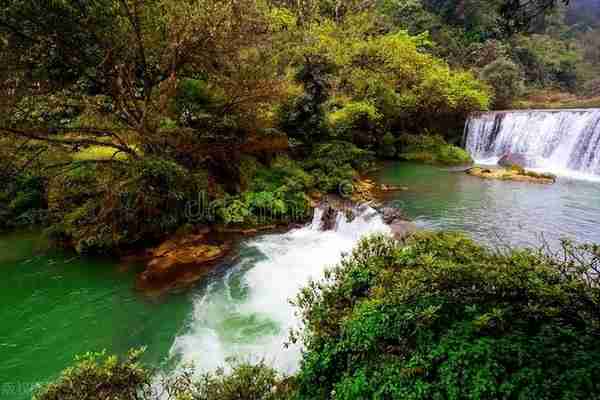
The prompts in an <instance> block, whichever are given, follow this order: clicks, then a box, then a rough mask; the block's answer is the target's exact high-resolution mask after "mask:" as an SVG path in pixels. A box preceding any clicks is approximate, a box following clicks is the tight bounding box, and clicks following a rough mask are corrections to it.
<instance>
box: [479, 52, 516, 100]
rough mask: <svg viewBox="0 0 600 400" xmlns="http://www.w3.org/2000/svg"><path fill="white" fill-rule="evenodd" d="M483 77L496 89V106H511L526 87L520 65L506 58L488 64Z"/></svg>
mask: <svg viewBox="0 0 600 400" xmlns="http://www.w3.org/2000/svg"><path fill="white" fill-rule="evenodd" d="M481 79H483V80H484V81H485V82H487V83H488V84H489V85H490V86H492V88H493V89H494V107H495V108H509V107H510V106H511V104H512V101H513V100H514V99H516V98H518V97H519V96H521V95H522V94H523V92H524V89H525V86H524V81H523V77H522V73H521V70H520V68H519V66H518V65H517V64H515V63H514V62H512V61H510V60H508V59H506V58H499V59H497V60H495V61H493V62H491V63H490V64H488V65H486V66H485V67H484V68H483V70H482V71H481Z"/></svg>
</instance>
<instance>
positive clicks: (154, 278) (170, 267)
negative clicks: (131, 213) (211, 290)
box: [139, 234, 231, 286]
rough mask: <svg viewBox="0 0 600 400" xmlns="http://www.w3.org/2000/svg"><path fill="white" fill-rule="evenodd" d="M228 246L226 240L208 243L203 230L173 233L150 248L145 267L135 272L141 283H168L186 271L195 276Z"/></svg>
mask: <svg viewBox="0 0 600 400" xmlns="http://www.w3.org/2000/svg"><path fill="white" fill-rule="evenodd" d="M230 249H231V245H230V243H227V242H226V243H220V244H213V243H208V242H207V240H206V235H205V234H197V235H188V236H182V237H175V238H171V239H169V240H166V241H165V242H163V243H162V244H161V245H160V246H158V247H157V248H155V249H153V250H151V251H150V260H149V261H148V263H147V264H146V270H145V271H144V272H142V274H141V275H140V276H139V282H140V284H141V286H154V285H165V284H168V285H172V284H173V283H174V282H177V281H178V280H179V278H180V277H182V276H185V277H186V278H185V279H186V280H187V281H189V280H191V279H190V273H191V275H193V276H194V277H195V279H196V280H197V279H199V278H200V277H202V276H203V275H205V274H206V273H207V272H209V271H210V269H211V268H212V266H214V265H215V264H216V262H217V261H219V260H221V259H222V258H224V257H225V256H226V255H227V254H228V253H229V250H230Z"/></svg>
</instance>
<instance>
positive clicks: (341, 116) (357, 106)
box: [328, 101, 382, 141]
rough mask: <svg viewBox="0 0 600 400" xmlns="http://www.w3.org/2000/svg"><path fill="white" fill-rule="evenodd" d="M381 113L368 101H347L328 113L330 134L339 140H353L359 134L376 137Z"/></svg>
mask: <svg viewBox="0 0 600 400" xmlns="http://www.w3.org/2000/svg"><path fill="white" fill-rule="evenodd" d="M381 120H382V115H381V114H380V113H379V111H377V108H376V107H375V106H374V105H373V104H372V103H370V102H368V101H349V102H347V103H345V104H343V105H342V107H340V108H339V109H337V110H334V111H332V112H331V113H329V115H328V122H329V125H330V126H331V131H332V136H334V137H335V138H337V139H341V140H350V141H352V140H355V139H356V138H357V137H359V136H361V135H365V134H367V135H370V136H374V137H376V135H377V128H378V127H379V126H380V124H381Z"/></svg>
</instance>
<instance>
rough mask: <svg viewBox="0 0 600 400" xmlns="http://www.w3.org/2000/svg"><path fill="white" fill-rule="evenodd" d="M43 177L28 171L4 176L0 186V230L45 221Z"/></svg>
mask: <svg viewBox="0 0 600 400" xmlns="http://www.w3.org/2000/svg"><path fill="white" fill-rule="evenodd" d="M45 186H46V183H45V179H44V178H43V177H42V176H39V175H35V174H32V173H29V172H24V173H19V174H16V175H12V174H11V175H6V176H4V185H3V186H2V187H1V188H0V231H1V230H4V229H14V228H18V227H23V226H30V225H38V224H43V223H45V222H46V219H47V212H46V208H47V204H46V199H45V190H46V188H45Z"/></svg>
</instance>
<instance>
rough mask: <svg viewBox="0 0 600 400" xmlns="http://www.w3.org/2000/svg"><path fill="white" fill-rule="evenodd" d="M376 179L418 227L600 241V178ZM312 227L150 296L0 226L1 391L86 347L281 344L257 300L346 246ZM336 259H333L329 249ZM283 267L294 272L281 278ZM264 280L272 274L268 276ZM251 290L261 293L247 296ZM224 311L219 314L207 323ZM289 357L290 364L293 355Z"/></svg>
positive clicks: (124, 279)
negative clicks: (202, 278) (389, 187)
mask: <svg viewBox="0 0 600 400" xmlns="http://www.w3.org/2000/svg"><path fill="white" fill-rule="evenodd" d="M376 177H377V179H378V180H379V181H380V182H383V183H387V184H394V185H401V186H406V188H407V190H405V191H401V192H397V193H394V194H392V195H390V197H389V198H388V199H387V200H388V201H389V202H390V203H392V204H394V203H395V204H397V205H398V206H399V207H402V208H403V209H404V210H405V211H406V213H407V214H408V215H409V216H410V217H411V218H413V219H415V220H416V222H417V224H418V225H420V226H421V227H424V228H430V229H455V230H461V231H465V232H467V233H469V234H471V235H472V236H473V237H474V238H476V239H477V240H481V241H484V242H487V243H492V244H504V243H509V244H516V245H535V244H537V243H539V240H540V238H541V237H542V236H543V237H544V238H545V239H546V240H548V241H550V242H553V241H555V240H557V239H558V238H560V237H561V236H568V237H571V238H574V239H577V240H579V241H595V242H600V183H593V182H586V181H571V180H559V181H558V182H557V183H556V184H555V185H536V184H527V183H517V182H506V181H486V180H481V179H479V178H475V177H470V176H467V175H465V174H464V173H460V172H453V171H448V170H442V169H438V168H435V167H428V166H423V165H413V164H404V163H395V164H389V165H386V167H385V168H383V169H382V170H381V171H380V172H378V173H377V174H376ZM346 229H347V228H346ZM319 235H326V233H319V232H313V233H311V232H308V231H299V232H296V233H292V234H289V235H271V236H269V237H268V238H266V239H264V240H262V239H260V238H259V239H253V240H254V242H252V243H254V244H252V243H250V244H248V245H247V246H246V248H243V249H242V251H241V257H242V260H241V262H240V263H239V264H238V265H237V266H234V267H232V268H231V269H229V270H227V269H226V268H223V271H222V273H220V274H216V275H215V276H214V277H213V278H212V279H211V280H209V283H208V285H207V283H206V282H203V283H199V284H198V285H197V286H196V287H193V288H190V289H189V290H186V291H183V292H180V293H173V294H169V295H168V296H163V297H159V298H149V297H147V296H145V295H143V294H141V293H138V292H137V291H136V290H135V288H134V286H135V285H134V278H135V274H136V272H137V271H136V268H135V267H131V266H130V267H129V268H124V267H123V266H120V265H118V263H117V262H115V261H114V260H110V259H107V260H99V259H86V258H81V257H77V256H75V255H74V254H71V253H65V252H61V251H50V250H48V249H47V248H46V246H45V244H44V242H43V241H42V240H41V239H39V234H36V233H20V234H11V235H5V236H1V237H0V270H1V273H2V279H1V280H0V298H1V300H2V301H1V306H0V399H3V400H4V399H5V400H13V399H14V400H20V399H26V398H30V393H29V389H30V388H31V386H32V385H35V384H37V383H40V382H42V383H43V382H46V381H48V380H50V379H53V378H55V377H56V376H57V374H58V373H59V372H60V371H61V370H62V369H63V368H65V367H66V366H68V365H69V364H71V363H72V360H73V358H74V356H75V355H77V354H82V353H85V352H87V351H99V350H102V349H106V350H107V351H108V352H109V353H117V354H123V353H125V352H126V351H127V350H128V349H130V348H132V347H139V346H147V349H148V350H147V352H146V355H145V358H146V361H148V362H150V363H153V364H158V365H161V364H162V365H165V363H167V362H168V361H167V360H169V359H173V358H174V356H173V354H176V355H177V356H179V357H180V358H186V355H188V354H192V353H197V354H199V356H198V357H202V354H203V353H204V354H205V355H207V356H209V357H213V358H214V360H210V362H207V365H209V366H212V365H213V361H214V363H217V362H218V361H219V360H221V359H222V358H223V357H225V356H221V353H223V354H225V355H227V354H226V353H227V350H228V349H224V347H225V348H227V347H229V344H231V343H232V346H233V345H235V346H238V347H233V349H234V350H232V348H229V351H230V352H233V353H235V352H236V350H235V349H240V350H239V351H246V350H247V349H260V348H261V346H264V348H267V347H268V346H274V347H279V342H277V341H272V343H271V342H268V341H266V342H261V341H260V340H257V338H256V337H254V336H256V335H257V334H256V332H257V330H256V329H258V332H259V333H260V332H263V331H264V335H277V334H279V333H278V332H280V331H283V330H284V329H283V328H282V327H281V326H278V324H279V323H280V322H279V321H285V320H286V318H290V317H288V314H289V312H288V310H287V309H285V308H284V306H282V307H283V308H281V309H279V310H276V312H275V313H274V314H273V315H265V316H260V318H259V317H256V315H259V314H260V313H257V310H259V311H260V310H263V309H268V308H269V307H268V306H266V305H268V304H269V300H270V298H269V296H271V297H272V299H271V302H272V303H276V304H280V303H282V302H284V300H285V298H286V296H289V297H291V296H293V295H294V293H293V292H294V291H295V290H297V288H298V287H300V286H301V284H302V282H303V281H304V280H305V279H306V276H305V274H306V268H308V266H309V265H314V264H315V263H319V260H322V259H324V256H323V254H325V252H326V251H328V246H330V247H332V248H337V247H335V246H338V247H339V248H340V249H344V250H345V249H346V248H347V247H348V246H349V245H350V244H351V242H350V241H349V240H345V239H344V238H342V236H340V237H334V236H333V234H330V236H323V238H324V240H320V236H319ZM286 246H288V247H293V246H304V247H303V249H302V250H298V253H299V254H306V257H307V258H310V257H313V255H311V254H309V253H310V249H312V248H316V249H317V250H316V251H315V253H314V259H307V260H303V262H305V263H306V266H305V265H304V264H298V265H297V266H295V267H294V266H293V265H292V264H293V263H294V262H296V261H295V260H296V259H298V258H301V257H299V256H298V255H296V254H295V253H293V252H288V250H291V249H289V248H286ZM318 246H321V247H322V249H320V248H319V247H318ZM332 251H333V250H332ZM319 252H320V253H319ZM284 253H285V254H284ZM244 257H246V259H244ZM334 261H335V257H330V258H328V259H327V262H328V263H331V262H334ZM290 265H292V266H290ZM287 268H289V270H288V269H287ZM319 268H320V267H319ZM319 268H315V270H314V271H313V275H314V274H318V273H319V271H320V269H319ZM273 274H274V275H273ZM286 277H289V279H290V281H293V280H294V279H295V281H293V282H290V283H289V284H287V283H286V284H281V283H282V282H283V281H284V280H285V279H286ZM269 281H273V282H272V283H271V284H270V286H269ZM265 282H266V283H265ZM244 285H245V286H244ZM238 286H239V287H238ZM232 287H233V289H236V288H237V289H236V290H235V291H234V292H236V293H237V292H240V293H245V294H244V296H243V298H240V299H238V300H235V299H236V298H237V297H236V296H233V297H232V296H231V293H232V290H233V289H232ZM253 290H255V291H258V292H257V293H258V294H259V295H253V292H252V291H253ZM282 292H285V293H282ZM287 292H290V293H287ZM238 297H239V296H238ZM232 298H233V299H234V300H235V302H238V303H239V306H238V305H236V307H235V309H231V307H230V306H231V304H229V303H230V302H231V301H232V300H231V299H232ZM247 299H250V300H247ZM250 305H251V307H250ZM215 310H216V311H215ZM225 314H226V316H227V318H226V319H223V321H225V322H223V321H218V320H215V321H213V319H217V318H224V317H223V315H225ZM290 315H291V314H290ZM257 318H258V320H260V321H259V322H260V324H259V323H257ZM211 321H212V322H211ZM232 321H233V322H232ZM240 321H241V322H240ZM244 321H246V322H244ZM265 321H267V322H265ZM226 322H227V323H230V325H231V329H230V332H229V331H227V329H225V332H220V331H219V330H222V329H220V328H219V329H213V330H212V331H211V329H210V328H211V327H212V326H219V327H227V326H230V325H227V323H226ZM234 322H235V323H234ZM240 324H241V325H248V326H239V325H240ZM255 327H258V328H256V329H254V328H255ZM261 327H263V328H264V327H266V328H264V329H263V328H261ZM259 328H260V329H259ZM261 329H263V330H262V331H261ZM211 332H212V333H211ZM214 332H217V334H215V333H214ZM244 334H248V335H252V336H253V337H252V338H251V339H252V340H250V342H252V343H246V342H245V341H244V338H243V337H239V336H240V335H242V336H243V335H244ZM215 335H217V336H220V337H217V338H215V337H214V336H215ZM259 336H260V335H259ZM174 343H175V344H174ZM251 344H252V346H251ZM203 346H210V348H203ZM267 355H268V353H267ZM190 358H192V359H194V357H190ZM290 360H291V361H290V363H294V362H297V361H294V360H295V358H294V357H291V358H290Z"/></svg>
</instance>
